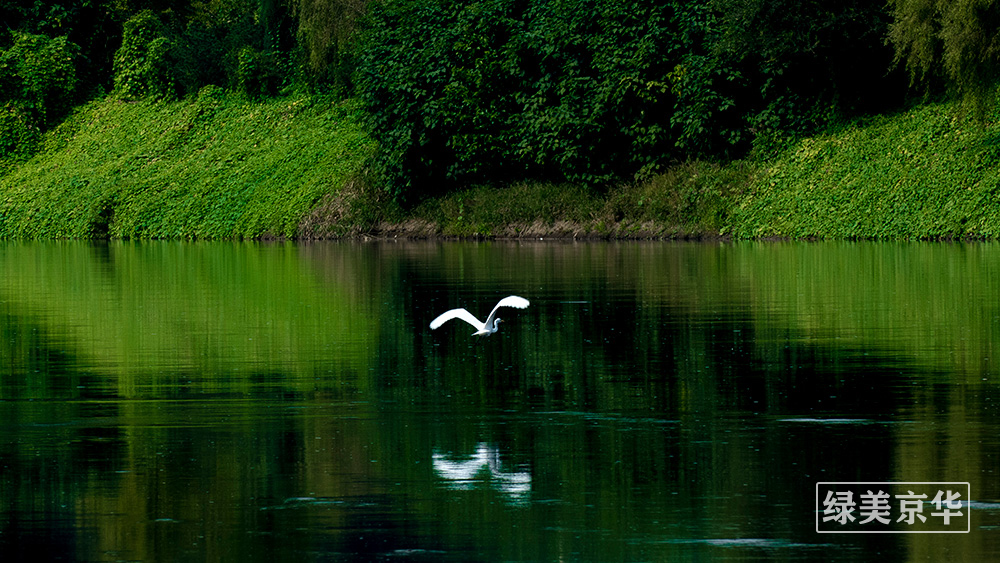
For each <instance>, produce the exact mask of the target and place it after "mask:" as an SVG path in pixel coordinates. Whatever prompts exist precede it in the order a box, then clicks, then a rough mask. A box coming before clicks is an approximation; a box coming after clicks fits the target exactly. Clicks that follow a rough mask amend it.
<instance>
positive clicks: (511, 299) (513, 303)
mask: <svg viewBox="0 0 1000 563" xmlns="http://www.w3.org/2000/svg"><path fill="white" fill-rule="evenodd" d="M500 307H514V308H515V309H526V308H527V307H528V300H527V299H525V298H524V297H518V296H516V295H509V296H507V297H504V298H503V299H501V300H500V302H499V303H497V306H496V307H493V310H492V311H490V316H488V317H486V322H485V323H483V324H484V326H493V317H496V316H497V309H499V308H500ZM449 312H450V311H449ZM445 314H446V315H447V314H448V313H445Z"/></svg>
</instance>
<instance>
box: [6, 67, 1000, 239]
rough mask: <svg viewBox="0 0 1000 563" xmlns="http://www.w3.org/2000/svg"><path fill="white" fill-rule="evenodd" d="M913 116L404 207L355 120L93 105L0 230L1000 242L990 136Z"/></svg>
mask: <svg viewBox="0 0 1000 563" xmlns="http://www.w3.org/2000/svg"><path fill="white" fill-rule="evenodd" d="M993 123H994V122H993V121H988V122H987V123H985V124H984V123H981V122H978V121H975V120H973V119H972V117H971V116H969V115H965V114H963V113H962V112H961V111H960V109H959V108H958V107H957V106H955V105H954V104H948V103H937V104H927V105H922V106H918V107H916V108H914V109H912V110H910V111H907V112H904V113H900V114H897V115H892V116H883V117H876V118H871V119H868V120H866V121H863V122H856V123H853V124H850V125H845V126H843V127H842V128H840V129H839V130H836V131H833V132H830V133H828V134H826V135H822V136H817V137H813V138H809V139H805V140H802V141H800V142H797V143H796V144H794V145H791V146H790V147H788V148H787V149H786V150H784V151H783V152H781V153H778V154H776V155H772V156H771V158H769V159H767V160H765V159H756V160H747V161H738V162H731V163H727V164H717V163H709V162H698V161H693V162H687V163H682V164H678V165H676V166H674V167H672V168H671V169H670V170H667V171H665V172H664V173H661V174H659V175H655V176H652V177H650V178H646V179H642V180H641V181H636V182H632V183H629V184H624V185H620V186H616V187H613V188H610V189H592V188H585V187H581V186H574V185H552V184H537V183H522V184H515V185H512V186H506V187H499V188H498V187H494V186H472V187H469V188H467V189H464V190H460V191H456V192H453V193H450V194H448V195H445V196H442V197H439V198H434V199H430V200H427V201H424V202H423V203H421V204H419V205H417V206H415V207H413V208H409V209H402V208H400V207H399V206H397V205H396V204H395V203H394V202H392V201H391V200H390V199H388V198H387V197H385V196H384V195H383V192H382V191H380V190H378V189H375V188H374V187H373V186H372V185H371V181H370V180H366V177H365V170H364V164H365V161H366V159H367V158H368V156H369V155H370V154H371V151H373V150H374V147H375V144H374V142H373V141H372V140H371V139H370V137H369V136H368V135H367V134H366V132H365V129H364V127H363V125H362V122H361V115H360V109H359V108H358V107H357V106H356V105H355V104H353V103H350V102H342V101H337V100H334V99H331V98H323V97H306V96H302V97H286V98H279V99H269V100H266V101H250V100H247V99H245V98H243V97H238V96H234V95H230V94H225V93H223V92H222V91H221V90H218V89H216V88H212V87H209V88H206V89H205V90H203V91H202V93H201V94H200V95H199V96H198V97H197V98H192V99H187V100H183V101H178V102H170V103H153V102H121V101H118V100H115V99H111V98H108V99H103V100H97V101H94V102H91V103H90V104H87V105H85V106H82V107H80V108H78V109H77V110H76V111H75V112H74V113H73V114H72V115H70V116H69V117H68V118H67V119H66V120H65V121H64V122H63V123H62V124H61V125H60V126H58V127H56V128H54V129H53V130H52V131H49V132H47V133H46V134H45V136H44V138H43V141H42V145H41V148H40V150H39V151H38V153H37V154H36V155H35V156H34V157H33V158H32V159H31V160H28V161H26V162H19V163H14V162H7V163H4V164H3V168H2V169H0V170H2V174H3V175H2V177H0V193H2V194H3V195H2V198H3V199H2V201H0V237H2V238H17V239H62V238H103V237H110V238H124V239H159V238H167V239H258V238H288V239H324V238H343V237H355V238H356V237H485V238H490V237H499V238H518V237H531V238H538V237H573V238H581V237H585V238H719V237H734V238H775V237H777V238H831V239H846V238H879V239H923V238H990V239H993V238H1000V176H998V168H997V166H996V163H997V162H998V157H1000V140H998V139H1000V131H998V129H997V128H996V126H995V125H994V124H993Z"/></svg>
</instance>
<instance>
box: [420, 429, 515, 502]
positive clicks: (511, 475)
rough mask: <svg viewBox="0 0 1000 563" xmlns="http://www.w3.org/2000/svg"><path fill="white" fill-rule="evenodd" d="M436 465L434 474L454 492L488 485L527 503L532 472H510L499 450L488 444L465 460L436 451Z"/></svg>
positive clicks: (481, 444) (480, 444) (477, 447)
mask: <svg viewBox="0 0 1000 563" xmlns="http://www.w3.org/2000/svg"><path fill="white" fill-rule="evenodd" d="M433 464H434V472H435V473H436V474H437V475H438V477H440V478H441V479H442V480H443V481H445V482H446V483H445V484H446V485H447V486H448V487H449V488H451V489H456V490H468V489H473V488H475V486H476V485H477V484H478V483H487V484H488V485H489V486H490V487H492V488H494V489H496V490H497V491H499V492H501V493H503V494H505V495H506V496H507V497H508V498H510V499H511V500H512V501H514V502H520V501H526V500H527V495H528V493H530V492H531V473H529V472H527V471H511V470H510V469H509V468H508V467H506V465H508V464H505V463H504V462H503V461H502V460H501V459H500V450H499V448H497V447H496V446H494V445H490V444H487V443H485V442H480V443H479V445H478V446H476V452H475V453H474V454H472V456H471V457H469V458H468V459H466V460H463V461H454V460H453V459H452V456H450V455H448V454H442V453H437V452H435V453H434V456H433Z"/></svg>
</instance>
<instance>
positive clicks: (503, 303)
mask: <svg viewBox="0 0 1000 563" xmlns="http://www.w3.org/2000/svg"><path fill="white" fill-rule="evenodd" d="M527 306H528V300H527V299H525V298H524V297H518V296H516V295H510V296H507V297H504V298H503V299H501V300H500V302H499V303H497V306H496V307H493V310H492V311H490V316H488V317H486V322H480V321H479V319H477V318H476V317H474V316H472V313H470V312H468V311H466V310H465V309H452V310H450V311H445V312H444V313H441V314H440V315H438V317H437V318H436V319H434V320H433V321H431V330H434V329H436V328H438V327H439V326H441V325H443V324H444V323H446V322H448V321H450V320H451V319H462V320H463V321H465V322H467V323H469V324H470V325H472V326H474V327H476V332H474V333H472V335H473V336H489V335H491V334H493V333H494V332H496V331H497V329H498V328H500V319H499V318H496V314H497V309H499V308H500V307H514V308H516V309H524V308H526V307H527Z"/></svg>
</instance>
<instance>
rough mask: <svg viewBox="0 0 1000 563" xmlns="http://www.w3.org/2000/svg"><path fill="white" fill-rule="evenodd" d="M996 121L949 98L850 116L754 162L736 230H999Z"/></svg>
mask: <svg viewBox="0 0 1000 563" xmlns="http://www.w3.org/2000/svg"><path fill="white" fill-rule="evenodd" d="M998 164H1000V128H998V127H997V125H996V116H992V117H991V118H989V119H987V120H986V121H981V120H977V119H975V118H974V117H973V116H972V115H971V114H969V113H966V112H963V111H962V109H961V108H960V107H958V106H957V105H956V104H953V103H936V104H928V105H923V106H919V107H917V108H915V109H912V110H910V111H908V112H904V113H900V114H898V115H892V116H882V117H877V118H873V119H870V120H867V121H864V122H858V123H854V124H851V125H850V126H846V127H843V128H842V129H840V130H837V131H833V132H831V133H829V134H827V135H822V136H818V137H815V138H810V139H805V140H803V141H801V142H799V143H797V144H796V145H794V146H793V147H791V148H790V149H789V150H788V151H786V152H785V153H784V154H783V155H781V156H780V157H779V158H777V159H775V160H774V161H773V162H770V163H766V164H764V165H762V167H761V169H760V171H759V173H758V175H757V178H756V179H755V181H754V182H753V183H752V184H751V189H750V190H748V191H747V192H746V193H745V194H742V196H741V197H740V198H739V199H738V200H737V201H734V202H733V203H734V207H733V210H732V215H731V222H732V233H733V234H734V235H735V236H737V237H741V238H760V237H787V238H808V237H817V238H831V239H849V238H875V239H937V238H989V239H995V238H1000V166H998Z"/></svg>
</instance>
